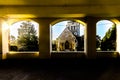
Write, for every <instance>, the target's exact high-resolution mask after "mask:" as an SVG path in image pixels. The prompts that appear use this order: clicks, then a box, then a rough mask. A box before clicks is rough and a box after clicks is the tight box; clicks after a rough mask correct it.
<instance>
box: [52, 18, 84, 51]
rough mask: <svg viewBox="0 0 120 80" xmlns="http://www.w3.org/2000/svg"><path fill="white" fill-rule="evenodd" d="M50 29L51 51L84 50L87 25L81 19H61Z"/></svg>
mask: <svg viewBox="0 0 120 80" xmlns="http://www.w3.org/2000/svg"><path fill="white" fill-rule="evenodd" d="M50 29H51V31H50V32H51V33H50V34H51V35H50V37H51V39H50V41H51V42H50V43H51V44H50V47H51V49H50V50H51V52H76V51H77V52H78V51H84V47H85V43H84V42H85V41H84V40H85V39H84V35H85V25H84V24H83V23H81V22H80V21H79V20H60V21H57V22H56V23H54V24H51V28H50Z"/></svg>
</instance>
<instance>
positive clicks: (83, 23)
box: [50, 19, 86, 52]
mask: <svg viewBox="0 0 120 80" xmlns="http://www.w3.org/2000/svg"><path fill="white" fill-rule="evenodd" d="M62 21H75V22H78V23H80V24H81V25H83V26H84V27H85V30H86V23H85V22H83V21H81V20H79V19H57V20H55V21H53V22H51V24H50V52H51V51H52V41H51V40H52V29H51V28H52V26H53V25H55V24H57V23H59V22H62ZM84 34H86V31H85V32H84ZM84 36H86V35H84ZM85 38H86V37H85ZM85 38H84V42H85V40H86V39H85ZM74 41H75V42H76V40H74ZM71 45H74V44H71ZM84 47H85V46H84ZM73 51H74V50H73Z"/></svg>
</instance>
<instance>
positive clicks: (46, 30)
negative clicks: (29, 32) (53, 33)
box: [37, 18, 51, 59]
mask: <svg viewBox="0 0 120 80" xmlns="http://www.w3.org/2000/svg"><path fill="white" fill-rule="evenodd" d="M37 22H38V23H39V24H40V27H39V32H40V33H39V57H40V59H48V58H50V22H51V21H50V19H47V18H45V19H44V18H43V19H38V21H37Z"/></svg>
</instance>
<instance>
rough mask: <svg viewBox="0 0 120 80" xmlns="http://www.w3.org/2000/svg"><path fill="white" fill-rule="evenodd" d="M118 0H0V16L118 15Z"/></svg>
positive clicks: (119, 5)
mask: <svg viewBox="0 0 120 80" xmlns="http://www.w3.org/2000/svg"><path fill="white" fill-rule="evenodd" d="M119 9H120V0H52V1H51V0H0V16H1V17H11V18H12V17H13V18H18V17H20V18H21V17H28V18H29V17H30V18H32V17H84V16H104V17H118V16H120V12H119Z"/></svg>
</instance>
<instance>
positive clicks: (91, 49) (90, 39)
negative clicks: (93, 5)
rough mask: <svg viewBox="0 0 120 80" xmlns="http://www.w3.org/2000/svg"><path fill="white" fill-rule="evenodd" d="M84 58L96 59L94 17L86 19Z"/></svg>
mask: <svg viewBox="0 0 120 80" xmlns="http://www.w3.org/2000/svg"><path fill="white" fill-rule="evenodd" d="M85 20H86V24H87V27H86V35H85V39H86V43H85V47H86V50H85V52H86V56H87V58H90V59H95V58H96V22H97V20H96V18H95V17H90V16H89V17H86V19H85Z"/></svg>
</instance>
